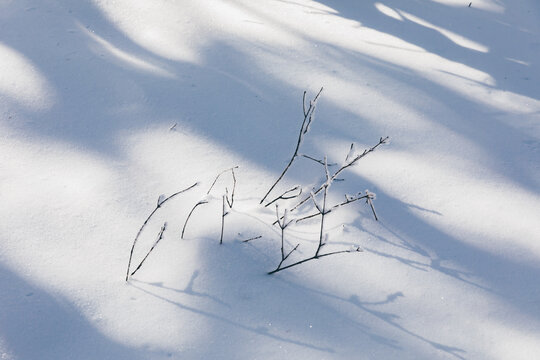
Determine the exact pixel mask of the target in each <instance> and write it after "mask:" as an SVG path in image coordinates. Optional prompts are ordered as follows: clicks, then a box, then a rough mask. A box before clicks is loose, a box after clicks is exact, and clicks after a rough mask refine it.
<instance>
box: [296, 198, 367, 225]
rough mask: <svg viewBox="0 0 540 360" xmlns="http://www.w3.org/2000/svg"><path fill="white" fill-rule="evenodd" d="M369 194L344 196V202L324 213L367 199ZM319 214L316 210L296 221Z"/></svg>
mask: <svg viewBox="0 0 540 360" xmlns="http://www.w3.org/2000/svg"><path fill="white" fill-rule="evenodd" d="M369 196H370V195H362V196H359V195H357V196H356V197H352V198H348V197H346V200H345V201H344V202H342V203H339V204H337V205H334V206H332V207H331V208H330V209H328V210H327V211H326V213H327V214H328V213H330V212H332V211H333V210H336V209H337V208H339V207H341V206H344V205H348V204H350V203H353V202H355V201H358V200H362V199H367V198H368V197H369ZM370 202H371V201H370ZM319 215H321V213H320V212H317V213H315V214H311V215H307V216H304V217H303V218H300V219H297V220H296V222H297V223H299V222H300V221H304V220H308V219H311V218H314V217H315V216H319ZM375 219H376V220H377V218H375Z"/></svg>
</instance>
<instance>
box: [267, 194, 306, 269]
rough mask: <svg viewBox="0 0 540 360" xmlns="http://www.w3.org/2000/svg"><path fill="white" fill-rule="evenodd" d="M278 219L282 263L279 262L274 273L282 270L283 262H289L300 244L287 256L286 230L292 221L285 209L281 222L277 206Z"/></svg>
mask: <svg viewBox="0 0 540 360" xmlns="http://www.w3.org/2000/svg"><path fill="white" fill-rule="evenodd" d="M276 218H277V223H278V225H279V228H280V229H281V261H280V262H279V264H278V266H277V268H276V269H275V270H274V271H273V272H276V271H279V269H280V268H281V265H282V264H283V262H284V261H285V260H287V258H288V257H289V256H290V255H291V254H292V253H293V252H294V251H296V249H298V246H299V245H300V244H296V246H295V247H294V248H293V249H292V250H291V251H289V252H288V253H287V255H285V229H286V228H287V226H289V225H290V224H291V222H292V220H290V221H287V210H286V209H285V212H284V214H283V217H282V218H281V219H283V220H280V217H279V210H278V205H277V204H276Z"/></svg>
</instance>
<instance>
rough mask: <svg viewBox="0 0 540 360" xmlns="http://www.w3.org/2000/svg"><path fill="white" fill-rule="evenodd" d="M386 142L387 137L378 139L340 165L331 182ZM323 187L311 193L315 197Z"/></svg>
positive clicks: (305, 199) (295, 207) (294, 208)
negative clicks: (375, 142) (372, 144)
mask: <svg viewBox="0 0 540 360" xmlns="http://www.w3.org/2000/svg"><path fill="white" fill-rule="evenodd" d="M387 140H388V136H387V137H385V138H380V140H379V142H378V143H377V144H375V145H374V146H372V147H371V148H369V149H366V150H364V152H363V153H362V154H359V155H357V156H355V157H354V158H353V159H352V160H349V161H347V162H345V164H344V165H342V166H341V167H340V168H339V169H338V170H336V172H334V174H333V175H332V176H331V181H334V180H335V179H336V178H337V177H338V175H339V174H340V173H341V172H342V171H343V170H345V169H347V168H348V167H351V166H353V165H354V164H356V162H358V160H360V159H362V158H363V157H364V156H366V155H367V154H369V153H371V152H373V151H375V149H377V148H378V147H379V146H380V145H382V144H385V143H386V141H387ZM324 186H325V184H323V185H321V186H320V187H319V188H318V189H317V190H316V191H314V192H313V194H314V195H317V194H318V193H320V192H321V191H322V190H323V189H324ZM308 200H309V196H308V197H306V198H304V199H303V200H302V201H300V202H299V203H298V204H296V205H295V206H294V207H293V208H292V209H291V211H294V210H296V209H298V208H299V207H300V206H302V205H303V204H304V203H306V202H307V201H308Z"/></svg>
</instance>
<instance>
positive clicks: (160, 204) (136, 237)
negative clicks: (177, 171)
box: [126, 183, 199, 281]
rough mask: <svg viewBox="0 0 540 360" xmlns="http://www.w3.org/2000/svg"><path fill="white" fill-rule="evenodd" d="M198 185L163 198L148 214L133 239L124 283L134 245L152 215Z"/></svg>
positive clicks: (127, 275) (127, 274)
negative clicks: (171, 200)
mask: <svg viewBox="0 0 540 360" xmlns="http://www.w3.org/2000/svg"><path fill="white" fill-rule="evenodd" d="M198 184H199V183H195V184H193V185H191V186H190V187H188V188H186V189H184V190H180V191H178V192H176V193H174V194H172V195H171V196H169V197H168V198H165V199H163V200H162V201H159V202H158V203H157V205H156V208H155V209H154V210H152V212H151V213H150V215H148V217H147V218H146V220H145V221H144V223H143V224H142V226H141V228H140V229H139V231H138V232H137V235H136V236H135V239H134V240H133V245H132V246H131V251H130V253H129V261H128V266H127V271H126V281H128V278H129V269H130V266H131V260H132V259H133V251H134V250H135V245H136V244H137V241H138V240H139V236H140V235H141V233H142V231H143V229H144V227H145V226H146V224H147V223H148V221H150V219H151V218H152V216H154V214H155V213H156V211H157V210H158V209H159V208H161V207H162V206H163V204H165V203H166V202H167V201H169V200H170V199H172V198H174V197H175V196H177V195H180V194H182V193H184V192H186V191H188V190H191V189H192V188H194V187H195V186H197V185H198Z"/></svg>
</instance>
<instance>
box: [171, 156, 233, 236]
mask: <svg viewBox="0 0 540 360" xmlns="http://www.w3.org/2000/svg"><path fill="white" fill-rule="evenodd" d="M235 169H238V166H234V167H232V168H230V169H226V170H223V171H222V172H220V173H219V174H218V175H217V176H216V178H215V179H214V182H213V183H212V185H210V188H209V189H208V191H207V192H206V196H205V197H204V198H203V199H201V200H199V202H197V203H196V204H195V205H194V206H193V208H191V211H190V212H189V214H188V216H187V218H186V221H185V222H184V226H183V227H182V235H181V236H180V238H181V239H183V238H184V233H185V231H186V226H187V224H188V221H189V219H190V218H191V215H192V214H193V212H194V211H195V209H196V208H197V207H198V206H201V205H204V204H208V202H209V199H210V193H211V192H212V189H213V188H214V186H215V185H216V183H217V181H218V180H219V178H220V177H221V175H223V174H225V173H228V172H230V173H231V177H232V190H231V193H230V195H229V188H227V187H226V188H225V194H223V195H222V196H221V198H222V212H221V235H220V237H219V243H220V244H223V231H224V228H225V216H227V215H228V214H229V211H227V208H226V206H228V207H229V210H230V209H232V207H233V205H234V192H235V191H236V175H235V173H234V170H235Z"/></svg>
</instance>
